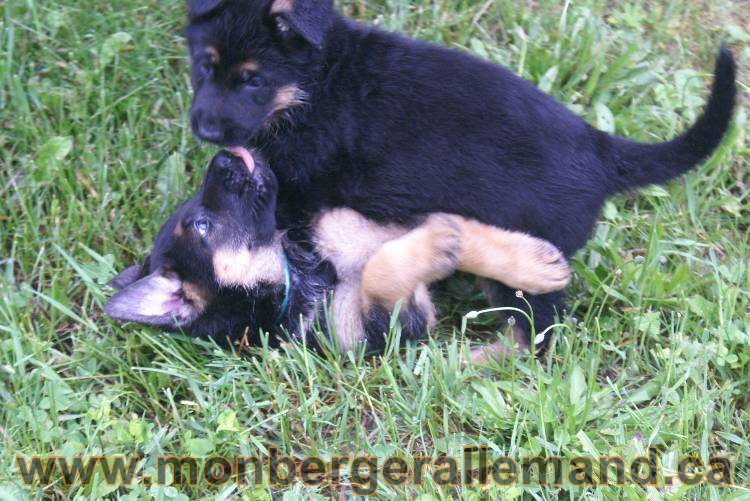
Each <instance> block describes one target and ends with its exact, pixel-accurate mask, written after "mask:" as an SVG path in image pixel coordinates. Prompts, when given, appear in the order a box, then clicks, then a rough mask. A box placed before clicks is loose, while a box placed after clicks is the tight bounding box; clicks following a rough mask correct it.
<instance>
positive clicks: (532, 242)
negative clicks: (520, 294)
mask: <svg viewBox="0 0 750 501" xmlns="http://www.w3.org/2000/svg"><path fill="white" fill-rule="evenodd" d="M456 221H457V224H458V225H459V227H460V228H461V234H462V245H461V254H460V255H459V260H458V269H459V270H461V271H465V272H468V273H472V274H474V275H477V276H481V277H485V278H491V279H493V280H497V281H498V282H502V283H504V284H505V285H507V286H509V287H513V288H517V289H521V290H523V291H525V292H528V293H529V294H544V293H547V292H552V291H556V290H560V289H563V288H565V287H566V286H567V285H568V283H570V267H569V266H568V263H567V261H566V260H565V256H563V254H562V252H560V251H559V250H558V249H557V248H556V247H555V246H554V245H552V244H551V243H549V242H547V241H546V240H542V239H539V238H535V237H532V236H530V235H527V234H525V233H521V232H518V231H509V230H504V229H502V228H497V227H495V226H490V225H486V224H483V223H480V222H477V221H475V220H471V219H466V218H463V217H456Z"/></svg>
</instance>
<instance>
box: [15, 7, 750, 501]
mask: <svg viewBox="0 0 750 501" xmlns="http://www.w3.org/2000/svg"><path fill="white" fill-rule="evenodd" d="M745 3H746V2H745ZM341 5H342V7H343V8H344V9H345V10H346V12H347V13H349V14H350V15H353V16H355V17H358V18H361V19H364V20H367V21H369V22H374V23H376V24H378V25H380V26H382V27H384V28H386V29H397V30H403V31H406V32H408V33H410V34H412V35H413V36H417V37H420V38H424V39H428V40H433V41H436V42H440V43H443V44H447V45H450V46H453V47H457V48H461V49H466V50H471V51H474V52H476V53H478V54H480V55H481V56H482V57H485V58H488V59H491V60H493V61H497V62H499V63H502V64H505V65H507V66H509V67H511V68H513V69H514V71H516V72H518V73H520V74H522V75H523V76H524V77H526V78H528V79H530V80H532V81H534V82H535V83H537V84H538V85H540V86H541V87H542V88H543V89H545V90H547V91H548V92H550V93H552V94H553V95H554V96H556V97H557V98H559V99H560V100H562V101H563V102H565V103H566V104H568V105H569V106H570V107H571V108H572V109H574V110H576V111H577V112H578V113H580V114H582V115H583V116H585V117H586V119H587V120H589V121H590V122H591V123H593V124H596V125H597V126H599V127H602V128H605V129H608V130H614V131H616V132H617V133H620V134H624V135H628V136H630V137H633V138H638V139H642V140H660V139H665V138H668V137H670V136H672V135H674V134H675V133H677V132H678V131H680V130H681V129H682V128H684V127H685V126H686V125H687V124H688V123H689V122H691V121H692V120H693V119H694V118H695V116H696V114H697V113H698V112H699V110H700V108H701V105H702V103H703V99H704V98H705V95H706V87H707V84H708V81H709V78H710V75H709V73H710V70H711V68H712V60H713V56H714V53H715V51H716V49H717V48H718V45H719V43H720V41H722V40H725V41H728V42H729V43H730V44H731V46H732V47H733V48H734V49H735V53H736V54H737V56H738V58H739V60H740V65H741V68H742V69H744V70H745V71H744V72H742V73H741V79H742V82H741V93H743V99H744V108H742V109H741V110H740V111H739V113H738V115H737V117H736V120H735V126H734V128H733V129H732V132H731V134H730V137H729V139H728V140H727V141H726V142H725V144H724V146H722V148H721V149H720V150H719V151H718V152H717V154H716V155H715V156H714V157H713V158H712V159H711V160H709V161H708V162H707V163H706V164H705V165H704V166H702V167H701V168H700V169H698V170H696V171H695V172H693V173H691V174H690V175H688V176H685V177H683V178H681V179H679V180H677V181H675V182H673V183H671V184H670V185H669V186H667V187H664V188H650V189H646V190H644V191H643V192H642V193H641V194H637V195H636V194H633V195H627V196H621V197H618V198H615V199H613V200H612V201H611V202H608V203H607V205H606V207H605V209H604V211H603V213H602V217H601V223H600V224H599V225H598V226H597V228H596V230H595V231H594V233H593V235H592V238H591V241H590V243H589V245H588V246H587V247H586V248H585V249H584V250H582V251H581V252H580V253H579V254H578V255H577V256H576V259H575V262H574V267H575V270H576V276H575V279H574V284H573V287H572V289H571V293H570V303H571V305H572V312H571V316H570V317H566V318H565V319H564V327H560V328H558V329H557V335H556V337H555V342H554V345H553V346H552V349H551V350H550V352H549V353H548V354H547V355H546V356H545V357H543V358H541V359H538V360H535V359H533V358H531V357H525V358H521V359H519V360H515V361H512V362H509V363H506V364H495V365H493V366H491V367H488V368H478V367H471V366H469V367H461V363H460V361H461V358H462V357H463V356H465V343H464V336H463V335H462V333H461V331H460V326H461V316H462V314H464V313H466V312H468V311H470V310H472V309H474V308H481V307H482V306H483V302H482V300H481V298H480V296H479V295H478V294H477V293H476V290H475V288H474V287H473V286H471V282H470V281H469V280H468V279H466V278H465V277H459V278H457V279H455V280H453V281H451V282H449V283H448V284H447V286H446V287H445V289H444V290H443V291H441V293H440V303H441V305H442V306H443V307H442V312H443V314H444V318H443V320H442V321H441V324H440V328H439V329H438V331H437V332H436V333H435V335H434V336H433V337H432V339H431V340H430V341H429V342H428V343H426V344H424V345H421V346H418V347H412V348H408V349H403V350H390V351H389V352H388V353H387V354H386V355H385V356H383V357H379V358H376V359H373V360H365V359H363V358H362V357H358V356H336V355H326V356H324V357H320V356H317V355H314V354H311V353H308V352H306V351H305V350H304V349H303V348H302V347H299V346H288V347H285V348H284V349H282V350H279V351H271V350H269V349H267V348H263V347H261V348H258V349H256V350H254V351H253V352H252V353H251V355H250V356H246V355H238V354H235V353H232V352H227V351H221V350H219V349H216V348H215V347H212V346H208V345H206V344H201V343H193V342H189V341H186V340H185V339H181V338H179V337H172V336H168V335H165V334H162V333H159V332H157V331H154V330H149V329H144V328H139V327H136V326H126V327H116V326H114V325H113V324H112V323H111V322H109V321H108V320H107V319H106V318H103V316H102V314H101V305H102V304H103V300H104V298H105V297H106V295H107V294H108V292H107V289H106V287H104V285H103V284H104V283H105V282H106V280H107V279H108V278H110V277H111V276H112V275H113V273H114V270H115V269H121V268H122V267H124V266H126V265H128V264H130V263H132V262H133V261H135V260H136V259H138V257H139V256H141V255H142V254H143V252H144V251H145V250H146V247H147V245H148V243H149V242H150V241H151V238H152V237H153V235H154V233H155V232H156V230H157V229H158V227H159V224H160V223H161V221H162V220H163V219H164V217H165V215H166V214H167V213H168V212H169V211H170V209H171V208H173V207H174V206H175V204H176V203H177V202H178V201H179V200H181V199H183V198H185V197H186V196H187V195H188V194H189V193H190V191H191V190H192V189H194V188H195V187H196V186H197V183H198V182H199V179H200V176H201V172H202V169H203V166H204V165H205V162H206V160H207V159H208V158H209V156H210V155H211V153H212V149H211V148H209V147H206V146H201V145H200V144H198V143H197V142H196V141H195V140H194V139H193V138H192V137H191V134H190V131H189V129H188V127H187V120H186V114H187V109H188V106H189V102H190V95H189V85H188V76H187V67H186V59H185V50H184V46H183V45H184V43H183V40H182V38H181V35H180V33H181V28H182V23H183V17H184V13H183V9H184V5H183V2H182V1H181V0H180V1H177V0H169V1H159V2H157V1H153V0H151V1H132V0H120V1H118V2H115V3H106V2H104V3H102V2H95V1H92V0H78V1H73V0H63V1H58V2H51V1H39V0H23V1H21V0H6V1H5V2H3V3H2V4H0V12H1V14H0V165H1V166H2V169H1V171H0V207H1V211H0V222H1V224H2V226H0V243H1V245H2V247H1V248H0V269H1V270H2V273H0V432H1V435H0V436H1V437H2V438H0V498H2V499H17V498H20V499H31V498H37V499H38V498H41V497H50V498H54V497H58V498H65V497H78V498H95V497H103V496H111V497H118V496H119V497H124V498H131V499H141V498H144V497H148V496H153V497H154V498H158V499H165V498H170V499H172V498H174V499H177V498H181V497H182V498H184V496H190V497H214V496H218V497H221V498H231V497H235V496H238V497H240V498H242V499H267V498H269V497H270V496H274V497H277V496H278V497H280V496H281V495H282V494H283V495H284V498H285V499H297V498H300V497H304V498H317V497H320V496H329V495H330V494H331V492H329V491H328V490H326V489H323V488H312V487H305V486H303V485H302V484H295V485H294V486H292V487H291V488H290V489H288V490H286V491H285V492H282V490H281V489H277V488H273V489H267V488H242V489H240V490H239V491H237V490H235V488H234V486H233V485H231V484H230V485H226V486H222V487H212V486H208V485H206V484H201V485H199V486H197V487H191V488H187V487H182V488H177V489H176V488H173V487H145V486H142V485H137V486H133V487H124V486H120V487H118V486H107V485H105V483H104V482H103V480H102V478H101V476H97V477H96V478H95V480H94V482H93V483H92V485H90V486H76V487H65V486H64V485H63V484H62V482H61V480H59V479H57V480H56V481H55V482H54V483H53V484H52V485H50V486H48V487H39V486H33V487H23V486H22V484H21V481H20V478H19V477H18V475H17V473H16V466H15V460H14V457H15V456H16V455H19V454H20V455H26V456H31V455H34V454H42V455H47V454H59V455H64V456H72V455H88V456H91V455H98V454H101V455H117V454H125V455H133V454H135V453H136V452H137V451H140V452H141V453H143V455H144V458H145V459H144V463H143V464H144V468H145V470H144V472H143V473H145V474H150V473H153V468H154V462H153V458H154V457H155V456H158V455H163V454H168V453H171V454H176V455H187V454H194V455H204V454H224V455H226V456H229V457H233V456H236V455H238V454H243V455H252V454H254V453H258V452H260V453H262V452H264V451H265V448H266V447H269V446H278V447H279V448H280V450H281V451H283V452H285V453H290V454H294V455H296V456H299V457H302V456H305V455H311V454H316V455H321V456H324V457H328V456H332V455H337V454H340V455H341V454H372V455H377V456H381V457H385V456H389V455H403V456H406V457H408V458H411V457H412V456H415V455H430V456H434V455H437V454H440V453H446V454H449V455H460V451H461V446H462V445H463V444H476V445H485V446H488V447H489V448H490V453H491V455H509V456H512V457H516V458H520V457H521V456H530V455H547V456H551V455H555V456H560V457H562V458H563V459H565V460H567V459H569V458H572V457H574V456H577V455H599V454H602V455H617V454H620V455H624V456H626V457H628V458H632V457H635V456H638V455H641V454H643V453H644V452H645V450H646V448H647V447H648V446H649V445H655V446H657V447H658V449H659V451H660V454H661V456H660V460H661V465H662V467H663V468H665V469H666V470H670V469H674V467H675V466H676V461H677V458H679V457H682V456H686V455H697V456H699V457H701V458H704V459H707V458H708V457H709V456H712V455H727V456H730V457H731V458H732V460H733V461H734V479H733V480H734V482H735V484H736V485H737V487H735V488H716V487H706V486H700V487H694V488H691V487H687V486H673V487H659V488H653V487H649V488H647V489H645V490H644V489H642V488H640V487H635V486H627V487H608V488H601V489H600V488H593V487H572V486H570V485H565V486H563V487H538V486H537V487H527V488H523V487H520V486H514V487H501V486H493V487H490V488H488V489H483V488H482V487H479V486H473V487H458V488H452V487H443V488H440V487H436V486H435V485H434V483H433V482H432V481H429V480H428V481H427V482H426V483H425V484H424V485H423V486H421V487H420V486H414V485H411V486H407V487H401V488H391V487H385V486H382V485H381V488H380V491H379V493H378V496H379V497H382V498H391V497H404V496H410V497H419V496H421V497H420V499H440V498H448V497H451V496H459V497H461V498H463V499H503V498H504V499H513V498H515V497H517V496H520V495H524V496H525V497H526V498H534V499H558V498H559V497H561V496H562V497H564V498H568V497H570V498H571V499H578V498H584V497H586V498H596V499H623V498H625V499H640V498H641V497H643V496H644V495H648V496H650V497H651V498H653V499H681V498H700V499H704V498H708V499H729V498H737V499H739V498H741V497H745V498H746V497H747V496H749V495H750V490H748V488H747V485H748V484H750V443H749V439H748V437H750V273H748V266H749V265H750V263H749V262H748V255H750V243H749V240H750V239H749V238H748V234H749V230H748V225H749V224H750V197H749V196H748V193H750V191H749V190H748V184H750V174H749V173H748V167H747V165H748V161H750V145H748V142H747V133H748V131H750V125H748V122H747V103H748V99H747V97H748V85H750V76H749V74H748V72H747V68H748V67H750V33H748V31H747V26H748V22H747V21H748V16H747V14H746V13H745V12H743V10H742V9H743V8H744V9H745V10H747V5H744V6H743V2H736V1H731V0H715V1H713V2H703V1H699V2H680V1H666V0H659V1H653V2H647V1H644V0H636V1H633V2H620V1H612V2H605V1H603V0H577V1H570V2H565V3H564V4H563V3H562V2H557V1H554V0H537V1H535V2H517V1H513V0H496V1H489V2H480V1H474V0H432V1H427V0H418V1H414V2H406V1H403V0H387V1H386V0H379V1H373V2H361V1H353V0H349V1H344V2H343V3H342V4H341ZM743 27H744V28H743ZM449 70H450V69H446V71H449ZM468 327H469V329H468V330H469V333H470V334H472V335H475V334H476V335H483V336H484V337H487V336H488V335H490V336H494V335H495V333H496V332H497V330H498V328H499V326H497V325H494V326H493V325H492V323H491V322H489V321H488V319H487V317H480V318H479V319H477V320H472V321H469V322H468ZM341 493H343V494H344V495H347V493H348V495H351V490H349V489H343V490H342V491H341ZM334 494H335V493H334Z"/></svg>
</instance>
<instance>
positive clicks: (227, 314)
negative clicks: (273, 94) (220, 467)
mask: <svg viewBox="0 0 750 501" xmlns="http://www.w3.org/2000/svg"><path fill="white" fill-rule="evenodd" d="M232 151H233V153H229V152H226V151H224V152H220V153H218V154H217V155H216V156H215V157H214V159H213V160H212V161H211V164H210V166H209V169H208V171H207V173H206V176H205V178H204V180H203V183H202V185H201V188H200V190H199V191H198V193H197V194H196V195H195V196H194V197H193V198H191V199H190V200H188V201H187V202H185V203H183V204H182V205H181V206H180V207H179V208H178V209H177V210H176V211H175V212H174V214H172V216H171V217H170V218H169V220H168V221H167V222H166V224H164V225H163V227H162V228H161V230H160V231H159V233H158V235H157V237H156V239H155V241H154V244H153V248H152V251H151V254H150V255H149V256H148V257H147V258H146V259H145V262H144V263H143V265H141V266H134V267H131V268H128V269H127V270H125V271H124V272H122V273H120V275H118V276H117V277H116V279H115V280H114V281H113V285H114V286H115V287H116V288H119V289H120V290H119V292H118V293H117V294H115V295H114V296H113V297H112V298H111V299H110V300H109V302H108V303H107V305H106V306H105V308H104V311H105V313H107V314H108V315H109V316H111V317H113V318H115V319H117V320H122V321H136V322H141V323H144V324H149V325H155V326H160V327H165V328H168V329H173V330H175V329H179V330H183V331H185V332H187V333H188V334H191V335H194V336H197V337H202V338H212V339H214V340H216V341H217V342H226V341H230V342H234V341H237V340H239V339H242V338H244V336H247V337H246V338H245V339H247V340H248V341H249V342H250V343H256V342H257V341H258V338H257V336H258V333H259V331H260V330H261V329H263V330H264V331H267V332H270V333H271V334H273V335H272V336H271V339H272V340H274V341H278V340H279V339H280V338H281V337H280V336H281V334H282V333H283V332H290V333H292V335H293V337H295V338H297V339H302V338H305V339H306V341H307V342H308V343H309V344H310V345H312V346H315V339H314V336H312V335H311V334H312V332H313V327H314V326H315V325H319V326H320V327H321V328H322V329H323V330H324V331H326V332H327V333H328V334H330V335H331V337H332V338H333V340H334V341H335V343H336V344H337V345H338V347H339V349H341V350H342V351H343V350H347V349H351V348H354V349H357V348H359V347H360V346H361V345H362V344H364V345H365V346H366V349H367V350H368V351H370V352H373V351H377V350H379V349H381V348H382V346H383V343H384V340H385V336H384V334H385V333H386V332H387V331H388V329H389V319H390V312H391V310H392V309H393V308H394V306H395V304H396V303H397V302H398V301H402V304H403V308H402V309H401V310H400V322H401V325H402V340H404V341H406V340H410V339H415V338H417V337H419V336H422V335H423V334H424V333H425V332H426V331H427V330H428V328H429V327H430V326H431V325H432V324H433V322H434V319H435V313H434V306H433V304H432V302H431V301H430V297H429V294H428V291H427V285H429V283H431V282H434V281H435V280H440V279H442V278H445V277H446V276H447V275H449V274H450V273H452V272H453V271H454V270H455V269H462V270H465V271H469V272H473V273H484V274H486V276H488V277H490V278H494V279H497V280H503V281H504V282H505V283H509V284H513V285H516V286H518V287H521V288H524V289H526V290H531V291H533V292H537V293H540V292H549V291H552V290H557V289H561V288H563V287H565V286H566V285H567V283H568V280H569V278H570V270H569V268H568V266H567V262H566V260H565V259H564V257H563V255H562V253H561V252H560V251H558V250H557V249H556V248H554V246H552V245H551V244H549V243H547V242H544V241H542V240H539V239H536V238H534V237H530V236H528V235H525V234H522V233H519V232H508V231H505V230H501V229H498V228H495V227H489V226H487V225H484V224H481V223H477V222H475V221H470V220H466V219H465V218H462V217H460V216H451V215H446V214H431V215H429V216H427V217H425V218H423V219H422V221H421V222H419V224H418V225H417V226H416V227H413V228H412V227H405V226H399V225H395V224H379V223H376V222H375V221H372V220H369V219H367V218H365V217H363V216H361V215H360V214H357V213H356V212H354V211H352V210H351V209H332V210H323V211H321V212H320V213H319V214H317V215H316V217H314V218H313V222H312V224H311V226H310V227H309V228H308V230H307V231H302V230H296V231H294V232H283V231H279V230H278V229H277V227H276V218H275V212H276V197H277V181H276V177H275V176H274V174H273V172H272V171H271V170H270V169H269V168H268V166H267V165H266V164H265V163H263V162H261V161H259V160H257V159H256V158H254V157H253V156H252V155H251V153H250V152H248V151H247V150H245V149H243V148H234V149H233V150H232ZM308 242H309V244H308ZM404 269H409V270H410V272H409V273H406V274H404V273H402V272H401V270H404ZM415 278H416V279H415ZM331 295H332V297H331ZM328 300H330V301H331V304H330V306H331V308H330V310H326V309H325V307H326V305H327V301H328ZM327 311H330V313H331V314H330V315H327V314H326V313H327ZM477 357H479V358H481V355H476V356H475V358H477Z"/></svg>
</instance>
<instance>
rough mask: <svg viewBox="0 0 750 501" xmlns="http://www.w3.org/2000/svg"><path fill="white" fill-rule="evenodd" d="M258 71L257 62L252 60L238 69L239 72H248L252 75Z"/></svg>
mask: <svg viewBox="0 0 750 501" xmlns="http://www.w3.org/2000/svg"><path fill="white" fill-rule="evenodd" d="M259 69H260V65H259V64H258V61H253V60H247V61H245V62H244V63H242V64H240V65H239V67H238V70H239V71H250V72H252V73H255V72H257V71H258V70H259Z"/></svg>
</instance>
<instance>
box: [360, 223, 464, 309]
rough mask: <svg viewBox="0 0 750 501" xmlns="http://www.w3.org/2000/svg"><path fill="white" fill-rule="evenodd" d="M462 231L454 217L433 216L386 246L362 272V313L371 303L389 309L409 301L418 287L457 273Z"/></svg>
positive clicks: (384, 245)
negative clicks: (398, 302) (397, 303)
mask: <svg viewBox="0 0 750 501" xmlns="http://www.w3.org/2000/svg"><path fill="white" fill-rule="evenodd" d="M460 251H461V229H460V227H459V226H458V225H457V224H456V221H455V217H454V216H448V215H444V214H434V215H431V216H429V217H428V218H427V219H426V220H425V222H423V223H422V224H421V225H419V226H418V227H416V228H415V229H413V230H411V231H410V232H408V233H406V234H405V235H403V236H401V237H399V238H397V239H395V240H391V241H389V242H386V243H385V244H383V245H382V246H381V247H380V249H379V250H378V251H377V252H376V253H375V254H374V255H373V256H372V257H371V258H370V259H369V260H368V261H367V263H366V265H365V267H364V270H363V272H362V294H363V303H364V305H365V309H366V310H369V308H370V307H371V306H372V304H373V303H378V304H380V305H382V306H384V307H385V308H387V309H392V308H393V307H394V306H395V304H396V302H397V301H408V300H409V299H410V298H411V297H412V296H413V295H414V293H415V291H416V290H417V288H418V287H419V286H420V285H425V284H426V285H429V284H431V283H433V282H436V281H438V280H442V279H444V278H446V277H448V276H450V275H451V274H453V272H454V271H455V269H456V264H457V261H458V256H459V253H460Z"/></svg>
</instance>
